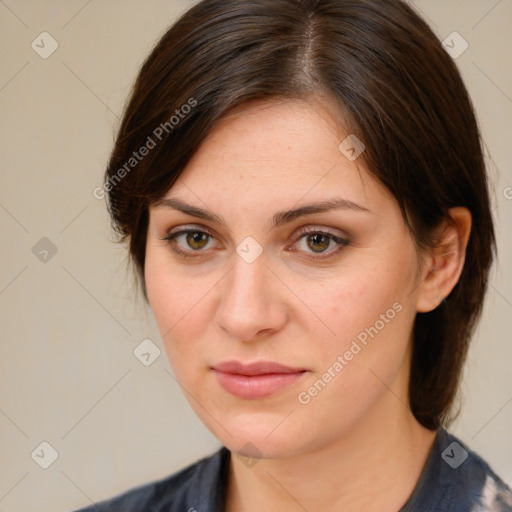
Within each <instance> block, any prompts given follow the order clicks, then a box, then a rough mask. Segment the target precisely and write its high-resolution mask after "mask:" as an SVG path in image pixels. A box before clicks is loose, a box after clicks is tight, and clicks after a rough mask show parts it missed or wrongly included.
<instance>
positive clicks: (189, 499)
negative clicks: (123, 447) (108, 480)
mask: <svg viewBox="0 0 512 512" xmlns="http://www.w3.org/2000/svg"><path fill="white" fill-rule="evenodd" d="M228 459H229V451H228V450H227V449H226V448H224V447H223V448H221V449H220V450H218V451H217V452H215V453H214V454H213V455H211V456H209V457H205V458H203V459H201V460H199V461H198V462H195V463H194V464H191V465H189V466H187V467H186V468H184V469H182V470H180V471H178V472H177V473H174V474H172V475H170V476H168V477H166V478H164V479H161V480H157V481H155V482H151V483H148V484H145V485H141V486H139V487H135V488H133V489H131V490H129V491H127V492H124V493H123V494H120V495H118V496H116V497H114V498H111V499H109V500H106V501H102V502H100V503H94V504H92V505H91V506H90V507H86V508H83V509H80V510H77V511H76V512H97V511H98V510H101V511H102V512H140V511H141V510H144V511H145V512H160V511H163V510H165V511H166V512H167V511H169V512H171V511H174V510H178V509H179V510H183V511H184V512H187V511H188V510H194V509H197V507H198V506H202V505H203V504H204V502H207V503H208V504H209V508H208V509H202V510H205V511H207V512H209V511H210V510H211V511H212V512H214V511H216V509H215V508H212V506H213V505H214V504H215V503H216V502H218V501H219V500H222V499H223V491H224V486H223V481H224V478H225V474H226V469H227V461H228ZM203 506H204V505H203ZM198 510H199V509H198Z"/></svg>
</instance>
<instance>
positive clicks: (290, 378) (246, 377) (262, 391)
mask: <svg viewBox="0 0 512 512" xmlns="http://www.w3.org/2000/svg"><path fill="white" fill-rule="evenodd" d="M211 369H212V371H213V372H214V374H215V376H216V377H217V380H218V382H219V384H220V385H221V386H222V387H223V388H224V389H225V390H226V391H227V392H228V393H230V394H232V395H234V396H237V397H239V398H245V399H257V398H265V397H268V396H270V395H273V394H274V393H276V392H278V391H280V390H282V389H284V388H286V387H288V386H291V385H293V384H294V383H296V382H297V381H298V380H299V379H301V378H302V377H303V376H304V374H305V373H307V370H306V369H305V368H293V367H290V366H285V365H282V364H280V363H275V362H272V361H260V362H255V363H250V364H243V363H241V362H240V361H225V362H222V363H219V364H217V365H215V366H213V367H212V368H211Z"/></svg>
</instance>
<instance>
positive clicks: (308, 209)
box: [153, 198, 371, 227]
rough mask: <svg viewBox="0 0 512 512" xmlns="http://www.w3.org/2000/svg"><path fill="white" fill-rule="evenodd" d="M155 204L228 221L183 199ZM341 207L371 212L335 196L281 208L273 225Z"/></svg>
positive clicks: (198, 216) (223, 221) (205, 217)
mask: <svg viewBox="0 0 512 512" xmlns="http://www.w3.org/2000/svg"><path fill="white" fill-rule="evenodd" d="M153 206H154V207H165V208H172V209H173V210H179V211H180V212H183V213H185V214H187V215H191V216H192V217H197V218H198V219H203V220H208V221H210V222H215V223H217V224H220V225H223V226H225V225H226V221H225V220H224V219H223V218H222V217H219V216H218V215H216V214H214V213H212V212H210V211H208V210H204V209H202V208H198V207H197V206H192V205H190V204H187V203H185V202H184V201H182V200H181V199H177V198H163V199H160V200H158V201H156V202H155V203H154V204H153ZM340 209H344V210H353V211H356V212H365V213H371V212H370V210H368V208H365V207H364V206H361V205H359V204H357V203H354V202H353V201H349V200H348V199H343V198H334V199H329V200H327V201H320V202H316V203H311V204H307V205H304V206H300V207H298V208H294V209H293V210H281V211H279V212H277V213H275V214H274V216H273V217H272V227H277V226H280V225H282V224H286V223H289V222H292V221H294V220H295V219H297V218H299V217H302V216H304V215H312V214H314V213H323V212H327V211H330V210H340Z"/></svg>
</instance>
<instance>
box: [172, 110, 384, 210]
mask: <svg viewBox="0 0 512 512" xmlns="http://www.w3.org/2000/svg"><path fill="white" fill-rule="evenodd" d="M335 113H338V117H337V118H336V117H335ZM339 120H340V119H339V112H336V110H335V108H334V107H332V108H331V107H330V105H329V103H328V102H327V103H326V102H325V101H322V100H272V101H258V102H252V103H250V104H245V105H242V106H240V107H238V108H237V109H236V110H233V111H231V112H229V113H228V114H227V115H226V116H224V117H223V118H222V120H221V121H220V122H219V123H218V124H217V125H216V126H215V127H214V129H213V130H212V131H211V133H210V134H209V136H208V137H207V138H206V139H205V140H204V141H203V143H202V145H201V146H200V148H199V150H198V151H197V153H196V154H195V155H194V157H193V158H192V159H191V160H190V162H189V163H188V165H187V166H186V168H185V169H184V171H183V172H182V173H181V175H180V178H179V179H178V181H177V182H176V183H175V184H174V185H173V187H171V189H170V190H169V191H168V193H167V194H166V197H169V196H172V197H177V196H178V197H181V198H188V199H190V200H194V202H195V203H197V200H201V201H202V202H204V203H205V204H208V205H209V204H210V203H212V202H213V203H215V198H216V197H218V198H219V199H220V204H216V205H215V206H222V205H226V204H229V205H230V206H232V207H233V206H236V207H237V208H242V207H243V206H244V205H246V206H247V208H263V207H269V208H271V207H273V208H274V209H276V210H277V209H278V208H276V206H277V205H276V202H277V203H279V204H280V205H282V204H285V205H287V206H290V205H292V204H296V203H300V202H311V201H318V200H324V199H326V197H335V196H340V195H341V196H342V197H344V198H346V199H347V200H349V201H353V202H355V203H358V204H361V205H362V206H364V207H366V208H368V209H371V208H372V206H373V207H375V206H377V205H378V203H379V201H382V200H388V201H389V200H390V199H391V200H392V198H391V196H390V194H389V192H388V191H387V189H385V188H384V187H383V186H381V185H380V184H379V183H378V182H377V180H376V179H375V178H374V177H373V176H372V175H371V174H370V173H369V172H368V171H367V170H366V169H365V167H364V164H363V163H362V159H355V160H350V159H349V158H347V156H346V154H345V153H344V152H343V151H340V148H339V146H340V142H342V141H343V140H345V139H346V138H347V136H348V135H349V134H347V133H346V131H344V129H343V128H342V126H341V123H340V122H339Z"/></svg>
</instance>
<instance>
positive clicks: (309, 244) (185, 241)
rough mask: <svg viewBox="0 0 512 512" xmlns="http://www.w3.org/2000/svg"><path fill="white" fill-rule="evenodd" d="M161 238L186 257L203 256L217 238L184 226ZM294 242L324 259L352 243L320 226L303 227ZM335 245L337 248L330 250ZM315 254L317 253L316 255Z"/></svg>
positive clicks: (290, 249) (291, 250)
mask: <svg viewBox="0 0 512 512" xmlns="http://www.w3.org/2000/svg"><path fill="white" fill-rule="evenodd" d="M161 240H164V241H166V242H167V243H168V244H169V245H170V246H171V249H172V251H173V252H175V253H176V254H180V255H181V256H183V257H184V258H185V259H186V258H188V257H200V256H203V255H202V254H198V253H201V252H207V250H208V249H211V248H212V247H211V246H210V247H208V243H209V242H210V241H212V240H215V237H214V236H213V235H212V234H211V233H210V232H208V231H205V230H204V229H197V228H196V229H193V228H192V227H187V226H182V227H181V229H179V230H178V231H174V232H173V231H171V232H169V233H168V234H167V236H165V237H163V238H161ZM294 244H295V245H302V247H301V248H299V251H300V252H304V253H307V254H308V256H307V257H308V258H310V259H323V258H328V257H330V256H332V255H333V254H335V253H338V252H339V251H340V250H342V249H343V248H344V247H346V246H348V245H350V242H349V241H348V240H346V239H344V238H341V237H339V236H337V235H335V234H334V233H331V232H329V231H323V230H319V229H318V228H302V229H300V230H299V232H298V233H297V234H296V235H295V238H294ZM333 246H334V247H335V248H334V249H332V250H330V251H328V249H329V248H330V247H331V248H332V247H333ZM217 247H218V246H217ZM286 250H287V251H289V252H296V251H297V249H294V248H293V247H292V248H290V247H287V248H286ZM315 254H317V255H316V256H315Z"/></svg>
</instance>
